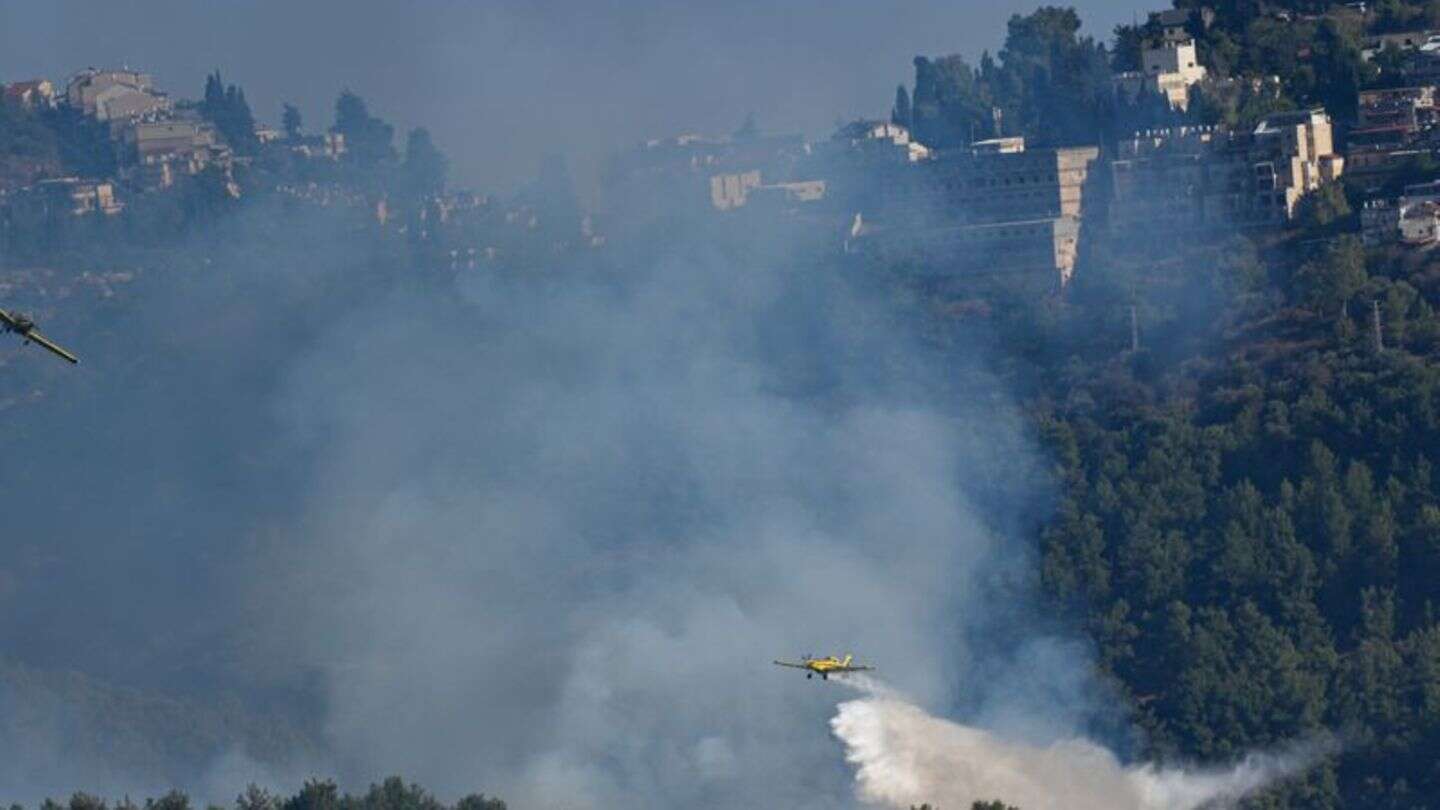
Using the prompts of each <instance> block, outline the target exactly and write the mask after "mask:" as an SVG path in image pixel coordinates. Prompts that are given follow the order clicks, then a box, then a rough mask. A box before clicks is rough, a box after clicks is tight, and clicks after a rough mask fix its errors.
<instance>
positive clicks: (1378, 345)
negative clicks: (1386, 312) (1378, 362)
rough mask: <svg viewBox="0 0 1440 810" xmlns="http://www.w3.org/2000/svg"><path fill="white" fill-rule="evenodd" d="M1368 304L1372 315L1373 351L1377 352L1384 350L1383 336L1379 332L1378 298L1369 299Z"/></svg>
mask: <svg viewBox="0 0 1440 810" xmlns="http://www.w3.org/2000/svg"><path fill="white" fill-rule="evenodd" d="M1370 304H1371V312H1372V313H1373V316H1374V320H1373V324H1374V325H1373V329H1374V331H1375V353H1376V354H1379V353H1381V352H1383V351H1385V338H1384V336H1383V335H1381V334H1380V299H1378V298H1377V299H1375V300H1374V301H1371V302H1370Z"/></svg>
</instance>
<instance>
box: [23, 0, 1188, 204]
mask: <svg viewBox="0 0 1440 810" xmlns="http://www.w3.org/2000/svg"><path fill="white" fill-rule="evenodd" d="M1038 4H1039V3H1038V2H1037V0H991V1H990V2H983V3H980V2H969V1H968V0H904V1H903V2H902V1H899V0H896V1H894V2H886V0H866V1H865V2H859V1H857V0H789V1H788V2H774V0H736V2H728V3H721V2H700V1H699V0H672V1H671V2H659V1H658V0H578V1H577V0H531V1H530V2H522V0H497V1H496V2H459V1H458V0H435V1H434V2H388V3H377V2H359V1H358V0H311V1H310V2H280V1H279V0H250V1H248V2H247V1H245V0H129V1H128V2H126V1H125V0H113V1H112V2H106V3H91V2H82V1H81V0H0V81H11V80H15V79H20V78H27V77H30V76H33V75H46V76H51V77H55V78H63V77H64V76H66V75H68V74H69V73H71V72H73V71H74V70H76V69H77V68H81V67H84V66H86V65H92V64H93V65H97V66H99V65H113V64H119V63H129V64H131V65H134V66H139V67H142V68H144V69H146V70H149V71H151V72H152V73H154V74H155V76H156V78H157V80H158V82H159V83H160V84H161V86H163V87H164V88H166V89H168V90H170V91H171V92H172V93H175V94H177V95H182V96H196V95H198V94H199V92H200V90H201V87H202V86H203V79H204V74H205V73H206V72H207V71H209V70H211V69H213V68H216V67H218V68H220V69H221V70H222V71H223V73H224V75H225V78H226V79H227V81H234V82H237V83H239V84H241V86H243V87H244V88H245V91H246V94H247V96H248V97H249V99H250V102H251V106H252V107H253V108H254V109H255V112H256V115H257V117H259V118H261V119H262V120H268V121H271V122H274V121H276V120H277V119H278V118H279V107H280V103H281V102H282V101H286V100H288V101H293V102H294V103H296V104H297V105H299V106H300V108H301V110H302V111H303V112H304V114H305V116H306V121H307V125H308V126H311V127H317V128H318V127H319V126H321V125H328V124H329V122H330V119H331V103H332V102H333V99H334V96H335V94H336V92H337V91H338V90H339V89H340V88H341V87H344V86H349V87H351V88H352V89H354V90H355V91H356V92H359V93H360V94H361V95H362V96H364V97H365V98H366V99H367V100H368V101H369V102H370V105H371V108H372V110H373V111H374V112H375V113H376V114H378V115H380V116H382V117H384V118H386V119H387V120H390V121H392V122H393V123H395V124H396V125H397V129H401V130H402V131H403V129H404V128H406V127H409V126H414V125H417V124H422V125H427V126H429V127H430V128H431V129H432V130H433V131H434V133H435V135H436V138H437V140H438V141H439V142H440V144H441V145H442V146H443V147H444V148H445V149H446V150H447V151H448V152H449V154H450V155H451V156H452V159H453V162H454V165H455V169H456V172H455V174H456V177H455V179H456V180H457V181H460V182H462V183H467V184H472V185H475V186H477V187H492V186H495V185H497V184H505V183H510V182H514V181H515V180H517V179H518V178H521V177H525V176H528V175H529V174H531V173H532V171H533V169H534V166H535V163H536V160H537V158H538V157H539V156H540V155H541V154H543V153H544V152H546V151H562V152H565V153H567V154H570V155H572V157H574V158H576V159H579V160H580V161H581V162H582V163H583V162H584V160H585V158H586V155H590V156H592V157H593V155H595V154H596V153H597V152H601V151H604V150H607V149H611V148H614V147H616V146H620V145H624V144H628V143H631V142H634V141H638V140H640V139H642V138H645V137H650V136H657V135H665V134H671V133H674V132H676V131H682V130H698V131H705V132H714V133H725V132H729V131H730V130H732V129H734V128H735V126H737V125H738V124H739V123H740V121H741V120H742V119H743V118H744V117H745V115H746V113H747V112H750V111H753V112H754V113H755V115H756V118H757V120H758V122H759V123H760V125H761V128H762V129H766V130H771V131H776V130H783V131H803V132H807V133H810V134H820V133H823V132H825V131H826V130H828V128H829V126H830V125H831V124H832V123H833V122H834V121H835V120H836V119H837V118H841V117H854V116H858V115H879V114H883V113H884V112H886V111H887V110H888V107H889V103H890V99H891V96H892V94H893V92H894V86H895V84H896V83H898V82H900V81H908V80H909V78H910V59H911V57H913V56H914V55H915V54H917V53H925V54H938V53H953V52H957V51H958V52H961V53H964V54H966V55H967V56H973V55H976V54H978V53H979V51H980V50H981V49H983V48H986V47H992V48H993V47H995V46H996V45H998V43H999V42H1000V40H1001V38H1002V37H1003V33H1004V25H1005V20H1006V19H1007V18H1008V17H1009V15H1010V14H1012V13H1015V12H1025V11H1029V10H1031V9H1033V8H1034V7H1035V6H1036V5H1038ZM1156 5H1165V4H1164V3H1156V2H1151V3H1145V2H1143V1H1142V0H1080V2H1078V3H1076V6H1077V7H1078V8H1079V9H1080V12H1081V14H1082V16H1083V17H1084V19H1085V20H1086V31H1087V32H1088V33H1090V34H1092V35H1096V36H1103V37H1108V35H1109V32H1110V30H1111V29H1112V28H1113V27H1114V25H1115V24H1116V23H1117V22H1120V21H1124V20H1129V19H1130V18H1131V17H1132V15H1134V14H1136V13H1140V12H1141V10H1142V9H1144V8H1147V7H1151V6H1156Z"/></svg>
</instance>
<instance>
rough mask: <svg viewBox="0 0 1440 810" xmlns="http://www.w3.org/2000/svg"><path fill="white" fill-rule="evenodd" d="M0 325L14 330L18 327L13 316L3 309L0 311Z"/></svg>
mask: <svg viewBox="0 0 1440 810" xmlns="http://www.w3.org/2000/svg"><path fill="white" fill-rule="evenodd" d="M0 324H4V325H5V326H6V327H8V328H16V327H17V326H18V324H16V323H15V318H14V316H12V315H11V314H10V313H8V312H6V311H5V310H3V309H0Z"/></svg>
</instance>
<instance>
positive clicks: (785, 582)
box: [255, 245, 1084, 807]
mask: <svg viewBox="0 0 1440 810" xmlns="http://www.w3.org/2000/svg"><path fill="white" fill-rule="evenodd" d="M625 279H626V280H625V281H623V282H620V283H616V284H609V283H592V282H587V281H584V280H580V279H574V280H572V281H573V283H567V284H565V285H558V286H549V285H545V286H541V285H536V284H533V283H528V282H526V283H506V282H503V281H498V280H496V279H493V278H491V279H473V280H471V281H468V282H466V283H464V284H463V285H462V286H461V288H460V289H459V290H458V293H459V294H460V297H461V298H462V299H463V300H462V302H442V301H438V300H432V299H428V298H425V297H414V296H409V295H402V296H399V297H396V298H392V299H390V300H385V301H381V302H377V303H375V304H374V305H373V309H368V310H362V311H360V312H357V313H354V316H353V318H354V320H355V321H356V322H378V321H379V320H380V319H382V318H383V319H386V320H389V321H391V322H399V323H403V324H405V331H404V337H403V339H397V336H396V334H394V333H391V332H386V331H374V332H369V333H358V334H357V333H356V332H354V331H353V330H350V329H348V328H342V329H338V330H337V331H335V332H334V333H333V334H330V335H328V336H325V337H324V338H322V339H321V340H320V341H319V343H318V345H317V346H316V347H315V348H314V349H313V350H311V351H309V352H307V353H306V355H305V356H304V358H303V359H302V360H301V361H300V362H299V363H298V364H297V365H296V366H295V368H294V369H293V371H292V374H291V382H290V384H289V385H288V386H287V390H286V392H285V393H284V395H283V396H282V397H281V398H280V399H279V400H278V403H279V404H278V407H279V408H281V409H282V411H283V413H284V415H285V419H286V421H287V422H288V424H289V433H290V436H291V439H292V440H293V441H296V442H299V443H308V444H311V445H312V446H313V447H315V448H316V452H317V456H318V459H319V460H318V462H317V464H316V467H315V476H314V491H313V493H312V495H311V497H310V498H309V502H308V509H307V510H306V513H305V515H304V517H303V520H302V522H301V525H300V527H299V528H298V529H297V530H296V531H295V533H294V534H293V536H286V537H285V538H284V540H283V541H282V542H281V543H280V544H279V547H277V548H276V549H274V550H273V551H274V554H273V556H271V555H267V556H266V560H267V561H278V563H277V564H276V565H275V567H274V568H273V569H270V570H261V571H257V572H256V576H255V580H256V581H257V582H261V583H265V587H266V590H263V591H262V592H261V593H260V595H259V596H258V597H257V598H258V601H262V602H267V603H274V604H277V605H279V606H280V610H279V611H278V616H279V618H280V621H281V622H282V623H283V624H284V625H286V627H285V628H276V633H275V635H276V636H279V635H281V634H283V633H284V632H285V631H286V630H287V629H292V628H293V631H294V633H295V635H294V638H293V644H294V646H293V648H291V649H289V650H286V651H284V654H285V655H287V656H295V657H298V658H299V659H300V660H302V661H304V662H305V664H306V665H309V666H314V667H317V668H320V669H322V670H323V671H324V672H325V673H326V684H327V705H328V715H327V716H328V720H327V728H326V730H327V732H328V735H329V737H330V740H331V742H332V743H333V745H334V746H335V750H336V754H337V757H338V758H339V760H340V761H341V762H342V763H343V764H344V766H345V767H346V768H348V769H353V771H352V772H355V773H361V774H367V775H373V774H375V773H377V772H381V771H384V770H386V769H390V770H398V771H400V772H403V773H406V774H408V775H413V776H414V777H416V778H418V779H420V780H421V781H422V782H424V783H426V784H432V785H435V786H437V787H438V788H440V789H443V790H458V789H462V788H463V787H465V785H467V784H469V783H474V782H476V781H477V780H478V782H479V783H480V784H482V785H484V786H485V789H486V790H493V791H497V792H500V793H501V795H505V796H507V797H513V798H514V799H515V800H516V801H517V803H519V804H520V805H521V806H559V807H615V806H621V805H628V806H642V807H650V806H654V807H659V806H673V805H677V804H680V805H687V806H719V805H725V806H733V805H735V804H737V803H740V804H744V803H761V802H767V803H782V804H785V805H789V806H820V805H830V804H833V803H835V802H837V801H840V802H843V801H844V800H845V798H846V796H847V795H848V792H849V791H848V788H847V785H846V782H847V780H846V778H845V776H844V773H843V770H842V769H841V768H840V763H839V762H838V761H837V759H836V758H835V756H834V749H833V744H831V743H830V742H829V741H828V740H827V739H826V737H825V734H824V731H825V729H824V725H823V716H824V712H825V710H826V708H825V707H826V701H827V697H828V695H827V692H826V690H823V689H820V690H817V689H814V688H807V687H812V686H814V685H815V684H810V683H806V682H805V681H804V680H803V679H795V678H787V677H785V674H786V673H784V672H781V671H777V670H776V669H775V668H774V667H772V666H771V665H770V659H772V658H774V657H776V656H778V655H794V654H796V653H802V652H819V651H821V650H827V651H829V650H834V651H846V650H853V651H854V652H857V653H860V654H863V656H864V657H866V658H867V659H873V660H875V661H877V662H882V663H883V665H884V666H885V667H886V669H887V670H888V671H892V672H893V673H894V675H895V677H896V678H897V679H898V681H899V682H900V683H903V684H904V685H905V687H906V688H907V689H909V690H912V691H913V692H914V693H916V694H920V695H924V696H926V697H927V698H928V699H929V700H931V701H933V702H937V703H942V704H943V703H945V702H947V701H948V700H949V695H948V683H949V682H950V679H951V678H953V677H955V675H956V674H957V673H959V672H961V671H963V670H964V669H965V668H967V667H968V666H969V664H970V662H969V661H968V660H967V655H966V653H965V650H964V647H963V645H962V643H961V642H962V639H963V638H964V637H965V636H966V635H967V634H970V633H972V632H979V631H981V630H982V629H984V628H985V626H986V623H987V622H988V621H990V618H989V617H990V613H989V611H987V610H986V609H985V608H984V607H983V605H982V604H981V603H980V600H979V599H978V596H979V594H980V586H981V585H982V584H983V583H984V582H985V581H986V580H987V579H989V578H993V577H994V576H996V575H997V573H998V572H999V571H1000V570H1001V568H1002V566H1003V565H1004V564H1006V563H1009V562H1011V561H1013V560H1015V559H1016V558H1017V555H1023V554H1024V552H1023V551H1022V550H1021V549H1022V548H1023V546H1022V545H1021V544H1020V543H1019V542H1018V541H1017V540H1015V539H1014V538H1005V537H1001V536H999V535H998V534H997V533H996V532H995V531H994V530H993V527H994V526H997V525H1001V524H1005V523H1009V522H1011V521H1014V520H1016V518H1017V512H1018V510H1023V509H1024V508H1025V506H1026V505H1028V504H1029V503H1030V501H1029V500H1028V498H1029V497H1030V496H1032V495H1034V493H1032V492H1030V491H1029V490H1028V487H1027V485H1026V484H1025V483H1023V482H1021V483H1017V482H1016V480H1014V479H1019V478H1021V476H1023V475H1024V474H1026V473H1027V472H1028V468H1027V466H1026V464H1027V461H1026V460H1027V459H1029V458H1030V453H1029V450H1028V449H1027V446H1026V443H1025V440H1024V438H1023V436H1022V435H1021V433H1020V431H1019V430H1018V428H1016V427H1015V425H1016V422H1015V420H1014V417H1013V414H1010V413H1009V412H1008V411H1007V410H1006V409H1005V407H1003V405H1002V406H999V407H995V406H992V405H990V404H985V405H983V406H980V405H978V404H977V405H976V406H968V405H966V406H962V405H960V404H958V403H961V402H963V401H965V400H962V399H960V398H959V397H958V396H957V394H958V393H959V391H958V388H957V386H955V385H954V384H953V382H952V381H951V380H949V379H947V377H952V376H953V375H958V374H962V373H963V374H964V375H965V379H966V381H967V383H973V382H975V381H984V380H985V379H986V378H985V377H984V375H983V373H981V372H980V371H979V370H978V369H976V368H974V367H973V365H972V363H971V362H970V361H965V362H964V363H963V364H961V365H963V366H965V368H958V367H952V368H950V369H948V370H947V369H945V368H942V367H941V366H940V365H939V364H937V363H936V362H935V358H933V357H929V356H928V355H927V354H926V353H925V352H924V351H922V350H921V349H920V348H919V347H918V346H917V345H916V344H915V343H914V342H913V341H912V340H911V338H910V337H909V336H908V334H907V333H908V330H907V329H906V328H905V327H904V326H902V325H901V323H902V322H901V321H900V320H898V318H899V317H900V316H901V315H902V313H899V312H893V311H888V310H887V307H885V306H880V305H877V304H874V303H870V302H867V301H865V300H862V298H861V297H860V296H857V295H855V294H854V291H853V290H851V289H849V288H848V287H847V286H846V285H844V284H842V283H840V282H839V281H838V280H836V279H834V278H826V277H824V276H819V275H816V274H813V273H810V272H804V271H799V270H794V269H790V268H789V267H787V260H786V259H785V258H776V259H774V260H763V261H757V260H754V259H740V260H734V259H728V258H723V257H721V256H719V255H716V254H714V253H711V252H709V251H705V250H696V249H694V248H693V246H690V245H679V246H671V249H670V250H669V251H667V252H666V253H665V254H664V257H663V258H661V259H660V260H658V261H656V262H655V263H654V265H653V266H648V267H646V266H640V267H633V268H628V271H627V275H626V276H625ZM987 384H988V385H990V386H992V393H998V392H997V391H996V390H995V389H994V388H993V386H994V383H993V382H990V383H987ZM975 393H976V390H975V389H974V388H970V389H969V391H968V394H967V396H968V397H970V398H971V400H970V401H976V402H977V403H978V402H979V401H980V400H974V399H973V398H974V395H975ZM993 401H998V400H993ZM997 478H999V479H1002V481H1004V483H1003V484H1002V485H1000V486H997V485H996V483H995V481H996V479H997ZM1007 479H1008V480H1007ZM981 495H984V496H985V497H990V498H994V499H996V500H995V501H993V502H991V503H987V504H984V505H983V506H982V505H977V503H976V501H975V498H976V497H979V496H981ZM1000 499H1003V500H1004V502H1001V500H1000ZM271 589H273V590H271ZM297 617H298V622H297V621H296V619H297ZM1074 666H1076V667H1083V666H1084V664H1083V662H1079V661H1077V662H1075V663H1074Z"/></svg>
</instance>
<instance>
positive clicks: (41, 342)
mask: <svg viewBox="0 0 1440 810" xmlns="http://www.w3.org/2000/svg"><path fill="white" fill-rule="evenodd" d="M25 339H26V340H30V341H34V342H35V344H36V345H38V346H40V347H42V348H44V349H46V350H48V351H49V352H50V353H51V354H54V355H55V356H57V357H59V358H61V359H62V360H67V361H69V362H70V363H71V364H77V363H79V362H80V358H78V357H76V356H75V355H73V354H71V353H70V352H67V351H65V350H64V349H62V348H60V347H59V346H57V345H56V344H54V343H52V342H51V341H50V339H49V338H47V337H45V336H44V335H42V334H40V333H39V332H36V331H33V330H32V331H30V332H27V333H26V334H25Z"/></svg>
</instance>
